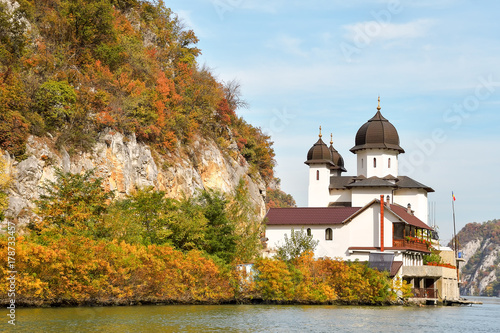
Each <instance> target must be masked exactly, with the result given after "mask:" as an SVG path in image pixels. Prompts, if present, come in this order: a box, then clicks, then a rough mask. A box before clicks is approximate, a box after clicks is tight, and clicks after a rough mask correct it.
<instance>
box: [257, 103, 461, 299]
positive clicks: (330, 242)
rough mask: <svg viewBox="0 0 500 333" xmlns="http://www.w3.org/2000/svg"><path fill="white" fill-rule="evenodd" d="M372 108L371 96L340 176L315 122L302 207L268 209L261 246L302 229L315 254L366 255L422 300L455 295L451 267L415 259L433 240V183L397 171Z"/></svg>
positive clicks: (391, 140) (392, 145)
mask: <svg viewBox="0 0 500 333" xmlns="http://www.w3.org/2000/svg"><path fill="white" fill-rule="evenodd" d="M380 110H381V108H380V98H379V103H378V107H377V112H376V113H375V115H374V116H373V117H372V118H371V119H369V120H368V121H367V122H366V123H365V124H363V125H362V126H361V127H360V128H359V130H358V132H357V133H356V136H355V145H354V147H352V148H351V149H350V151H351V152H352V153H354V154H356V157H357V170H356V171H357V172H356V175H354V176H345V175H343V173H345V172H346V169H345V168H344V160H343V158H342V156H341V155H340V153H339V152H338V151H337V150H336V149H335V148H334V147H333V142H332V140H331V141H330V146H327V145H326V144H325V143H324V142H323V139H322V135H321V127H320V134H319V139H318V141H317V142H316V143H315V144H314V145H313V146H312V147H311V149H310V150H309V151H308V153H307V160H306V161H305V164H307V165H308V167H309V187H308V207H294V208H271V209H270V210H269V211H268V213H267V215H266V218H267V219H266V237H267V238H268V248H269V250H270V251H271V252H272V251H273V249H275V248H276V247H277V246H279V245H280V244H282V243H283V240H284V237H285V234H287V235H290V232H291V230H301V229H303V230H304V231H305V232H307V234H308V235H311V236H312V237H313V238H314V239H315V240H318V241H319V243H318V246H317V248H316V250H315V257H317V258H319V257H325V256H327V257H331V258H340V259H343V260H356V259H357V260H360V261H366V262H369V263H370V265H371V266H374V267H378V268H381V269H384V270H388V271H389V272H390V275H391V276H394V277H400V278H403V279H405V280H406V281H407V282H408V283H410V284H411V285H412V286H413V287H414V294H418V295H419V296H421V297H422V298H424V299H431V300H435V301H441V300H443V299H457V298H459V294H458V281H457V274H456V270H455V269H452V268H449V267H437V266H436V267H431V266H427V265H424V264H423V256H424V255H426V254H429V253H431V247H432V246H435V247H439V245H438V241H437V239H435V238H437V235H436V233H435V232H434V230H433V229H432V228H431V227H430V226H429V225H428V224H427V223H428V202H427V200H428V194H429V193H431V192H434V190H433V189H432V188H430V187H428V186H426V185H424V184H422V183H420V182H418V181H416V180H414V179H412V178H410V177H408V176H405V175H400V174H399V172H398V157H399V154H402V153H404V150H403V148H401V146H400V142H399V135H398V132H397V130H396V128H395V127H394V125H392V124H391V123H390V122H389V121H388V120H387V119H386V118H384V117H383V116H382V113H381V111H380ZM441 250H442V251H446V249H441ZM448 254H449V253H448ZM443 257H447V256H446V255H445V256H443ZM448 257H449V256H448ZM452 257H454V256H453V255H452ZM451 261H452V263H453V264H455V263H454V262H453V260H451ZM450 264H451V263H450Z"/></svg>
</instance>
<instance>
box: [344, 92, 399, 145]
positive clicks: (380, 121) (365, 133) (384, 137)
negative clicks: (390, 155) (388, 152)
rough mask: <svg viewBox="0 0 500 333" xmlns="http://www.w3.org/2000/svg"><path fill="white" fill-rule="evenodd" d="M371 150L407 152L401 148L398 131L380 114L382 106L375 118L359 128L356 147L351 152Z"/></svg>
mask: <svg viewBox="0 0 500 333" xmlns="http://www.w3.org/2000/svg"><path fill="white" fill-rule="evenodd" d="M379 102H380V99H379ZM371 148H382V149H394V150H397V151H398V152H400V153H404V152H405V151H404V149H403V148H401V147H400V146H399V135H398V131H397V130H396V128H395V127H394V125H393V124H391V123H390V122H389V121H388V120H387V119H385V118H384V117H383V116H382V114H381V113H380V104H379V106H378V107H377V113H376V114H375V116H373V118H372V119H370V120H368V122H366V123H365V124H364V125H363V126H361V127H360V128H359V130H358V133H356V145H355V146H354V147H352V148H351V151H352V152H353V153H355V152H356V151H358V150H361V149H371Z"/></svg>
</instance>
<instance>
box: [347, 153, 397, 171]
mask: <svg viewBox="0 0 500 333" xmlns="http://www.w3.org/2000/svg"><path fill="white" fill-rule="evenodd" d="M398 154H399V153H398V152H397V151H396V150H387V149H363V150H358V151H357V152H356V155H357V163H358V176H361V175H363V176H365V177H367V178H370V177H373V176H376V177H380V178H383V177H385V176H387V175H393V176H394V177H397V176H398ZM374 158H375V159H376V161H377V163H376V167H374V165H373V159H374ZM389 159H391V166H390V167H389Z"/></svg>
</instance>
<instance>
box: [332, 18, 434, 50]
mask: <svg viewBox="0 0 500 333" xmlns="http://www.w3.org/2000/svg"><path fill="white" fill-rule="evenodd" d="M434 24H435V22H434V21H433V20H430V19H418V20H415V21H412V22H408V23H402V24H399V23H386V22H379V21H364V22H358V23H355V24H348V25H344V26H342V28H343V29H344V30H345V31H346V34H345V38H347V39H349V40H351V41H352V42H354V43H355V44H361V45H367V44H370V43H371V41H373V40H377V39H379V40H395V39H409V38H419V37H423V36H425V35H427V32H428V31H429V29H430V28H431V27H432V26H433V25H434ZM357 46H360V45H357Z"/></svg>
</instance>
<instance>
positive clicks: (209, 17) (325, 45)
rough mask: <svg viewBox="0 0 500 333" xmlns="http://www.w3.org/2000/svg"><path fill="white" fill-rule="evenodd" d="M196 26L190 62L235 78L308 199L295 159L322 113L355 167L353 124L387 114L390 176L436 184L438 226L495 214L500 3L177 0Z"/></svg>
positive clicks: (302, 168)
mask: <svg viewBox="0 0 500 333" xmlns="http://www.w3.org/2000/svg"><path fill="white" fill-rule="evenodd" d="M166 5H167V6H168V7H170V8H172V10H173V11H174V12H176V13H177V14H178V15H179V17H180V18H182V19H183V21H184V23H185V24H186V26H188V27H190V28H192V29H193V30H194V31H195V33H196V35H197V36H198V37H199V39H200V42H199V44H198V46H199V47H200V48H201V50H202V55H201V56H200V57H199V59H198V61H199V62H200V63H201V64H206V65H208V66H209V67H210V68H212V70H213V72H214V73H215V75H216V76H217V77H218V78H219V79H220V80H223V81H229V80H231V79H237V80H238V81H239V82H240V84H241V86H242V93H243V98H244V99H245V100H246V101H247V102H248V103H249V104H250V107H249V108H248V109H245V110H239V111H238V112H239V114H240V115H241V116H243V117H244V118H245V119H246V120H247V121H248V122H250V123H252V124H253V125H255V126H259V127H261V128H262V129H263V130H264V131H265V132H267V133H268V134H271V135H272V139H273V141H274V148H275V151H276V161H277V164H278V165H277V167H276V171H277V176H278V177H279V178H281V184H282V189H283V190H284V191H286V192H288V193H290V194H292V195H293V196H294V198H295V199H296V201H297V204H298V205H299V206H305V205H307V175H308V169H307V166H306V165H305V164H304V163H303V162H304V161H305V159H306V154H307V151H308V150H309V148H310V147H311V146H312V144H314V142H316V140H317V135H318V127H319V126H320V125H321V126H322V128H323V133H324V134H325V136H328V137H329V133H333V141H334V146H335V148H336V149H337V150H338V151H339V152H340V153H341V154H342V156H343V157H344V160H345V162H346V168H347V171H348V172H347V175H354V174H355V173H356V160H355V155H354V154H352V153H351V152H349V149H350V148H351V147H353V146H354V136H355V134H356V132H357V130H358V128H359V127H360V126H361V125H363V124H364V123H365V122H366V121H367V120H368V119H370V118H371V117H372V116H373V115H374V114H375V112H376V107H377V96H378V95H380V98H381V107H382V110H381V111H382V114H383V115H384V116H385V117H386V118H387V119H389V120H390V121H391V122H392V124H393V125H394V126H396V128H397V130H398V132H399V136H400V141H401V146H402V147H403V148H404V149H405V151H406V153H405V154H402V155H400V169H402V170H400V174H403V175H407V176H410V177H412V178H414V179H416V180H418V181H420V182H422V183H424V184H426V185H428V186H430V187H432V188H433V189H434V190H435V191H436V192H435V193H431V194H430V195H429V201H431V202H435V205H436V223H437V225H438V228H439V231H440V237H441V238H442V239H444V240H446V241H447V240H449V239H450V238H451V236H452V232H453V224H452V211H451V192H452V191H454V192H455V196H456V197H457V201H456V202H455V205H456V216H457V231H458V230H459V229H460V228H461V227H463V226H464V225H465V224H466V223H468V222H474V221H475V222H483V221H486V220H490V219H494V218H500V209H499V207H500V205H499V200H500V199H499V198H500V189H499V185H500V173H499V166H500V154H499V153H500V148H499V144H500V125H499V124H500V35H499V33H498V32H499V31H500V20H499V19H498V13H499V12H500V3H498V2H496V1H482V2H481V4H480V5H479V4H478V3H475V2H472V1H452V0H434V1H431V0H429V1H418V3H414V2H413V1H375V0H374V1H335V0H333V1H332V0H329V1H327V0H311V1H292V0H190V1H186V0H173V1H166Z"/></svg>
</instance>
